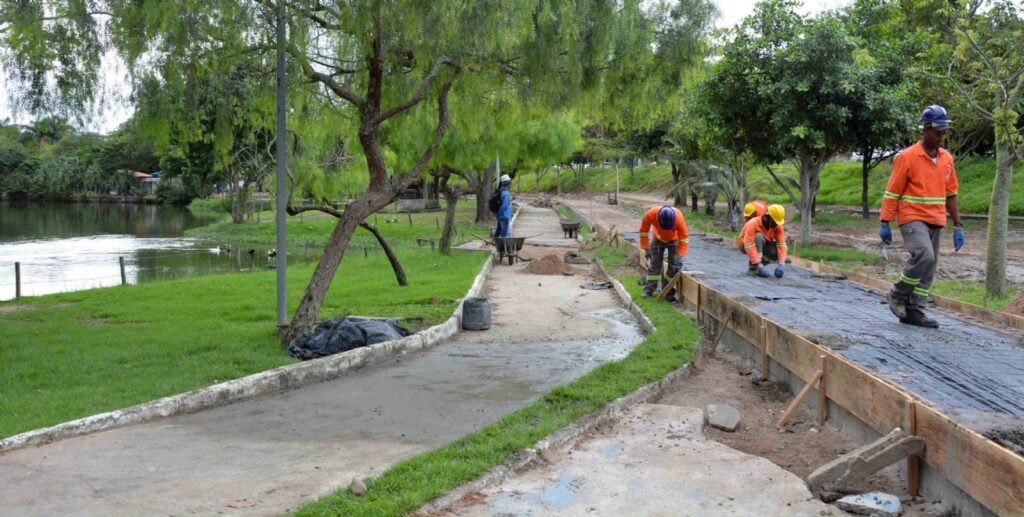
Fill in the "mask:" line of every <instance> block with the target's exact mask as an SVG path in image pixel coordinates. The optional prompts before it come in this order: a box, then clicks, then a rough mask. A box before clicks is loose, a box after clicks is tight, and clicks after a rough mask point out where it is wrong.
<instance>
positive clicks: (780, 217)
mask: <svg viewBox="0 0 1024 517" xmlns="http://www.w3.org/2000/svg"><path fill="white" fill-rule="evenodd" d="M768 215H770V216H771V218H772V221H775V224H777V225H779V226H782V225H783V224H785V223H786V209H785V208H783V207H782V205H771V206H769V207H768Z"/></svg>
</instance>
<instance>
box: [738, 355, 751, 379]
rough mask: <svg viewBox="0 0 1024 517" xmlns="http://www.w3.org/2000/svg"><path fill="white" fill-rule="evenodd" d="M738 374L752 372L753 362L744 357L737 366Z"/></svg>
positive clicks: (744, 374)
mask: <svg viewBox="0 0 1024 517" xmlns="http://www.w3.org/2000/svg"><path fill="white" fill-rule="evenodd" d="M738 372H739V374H740V375H743V376H747V375H750V374H752V373H754V362H753V361H751V360H750V359H744V360H743V362H742V363H740V366H739V368H738Z"/></svg>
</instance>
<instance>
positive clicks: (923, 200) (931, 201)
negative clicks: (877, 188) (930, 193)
mask: <svg viewBox="0 0 1024 517" xmlns="http://www.w3.org/2000/svg"><path fill="white" fill-rule="evenodd" d="M947 195H949V193H948V192H947ZM953 195H956V194H953ZM882 197H886V198H889V199H895V200H897V201H902V202H904V203H916V204H919V205H941V204H945V203H946V198H944V197H920V196H908V195H905V194H897V193H895V192H889V191H888V190H886V191H885V193H884V194H882Z"/></svg>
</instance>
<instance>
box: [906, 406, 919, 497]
mask: <svg viewBox="0 0 1024 517" xmlns="http://www.w3.org/2000/svg"><path fill="white" fill-rule="evenodd" d="M905 429H906V430H907V434H909V435H911V436H917V402H911V403H910V407H909V408H908V411H907V425H906V427H905ZM920 487H921V456H919V455H917V454H912V455H910V456H907V493H908V494H910V496H911V497H917V494H918V492H919V491H920Z"/></svg>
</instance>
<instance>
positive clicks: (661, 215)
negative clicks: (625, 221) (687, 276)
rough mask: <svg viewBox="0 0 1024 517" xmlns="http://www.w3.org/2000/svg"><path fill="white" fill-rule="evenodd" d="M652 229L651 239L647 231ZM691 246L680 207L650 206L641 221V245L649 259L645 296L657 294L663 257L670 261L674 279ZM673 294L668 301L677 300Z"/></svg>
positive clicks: (670, 270) (669, 273)
mask: <svg viewBox="0 0 1024 517" xmlns="http://www.w3.org/2000/svg"><path fill="white" fill-rule="evenodd" d="M651 231H653V233H654V240H653V241H652V240H651V239H650V238H649V237H648V235H647V233H648V232H651ZM689 247H690V232H689V231H687V229H686V219H685V218H684V217H683V213H682V212H680V211H679V209H678V208H675V207H672V206H669V205H664V206H655V207H651V209H650V210H648V211H647V213H645V214H644V218H643V220H642V221H641V222H640V248H641V249H643V250H644V257H645V258H646V259H647V278H646V281H645V283H644V291H643V296H644V298H647V297H649V296H651V295H652V294H654V291H655V290H656V289H657V288H658V281H659V280H661V270H662V266H661V264H662V257H663V256H664V259H665V260H666V261H667V262H668V278H673V277H675V276H676V273H677V272H678V271H679V270H680V269H682V268H683V257H684V256H686V250H687V249H689ZM674 296H675V295H674V293H669V295H668V299H669V301H673V300H674Z"/></svg>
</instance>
